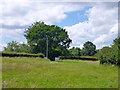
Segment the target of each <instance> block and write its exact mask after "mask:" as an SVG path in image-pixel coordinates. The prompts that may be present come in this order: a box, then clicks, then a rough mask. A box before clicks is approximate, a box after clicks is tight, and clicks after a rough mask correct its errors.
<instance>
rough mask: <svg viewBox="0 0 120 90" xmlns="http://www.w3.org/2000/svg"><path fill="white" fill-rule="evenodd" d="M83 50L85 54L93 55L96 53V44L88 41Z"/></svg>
mask: <svg viewBox="0 0 120 90" xmlns="http://www.w3.org/2000/svg"><path fill="white" fill-rule="evenodd" d="M81 52H82V55H84V56H93V55H94V54H95V53H96V46H95V45H94V44H93V43H92V42H90V41H87V42H85V43H84V45H83V49H82V50H81Z"/></svg>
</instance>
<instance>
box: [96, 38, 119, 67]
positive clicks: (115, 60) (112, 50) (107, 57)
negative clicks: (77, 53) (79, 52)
mask: <svg viewBox="0 0 120 90" xmlns="http://www.w3.org/2000/svg"><path fill="white" fill-rule="evenodd" d="M119 55H120V38H117V39H115V40H114V41H113V45H112V46H111V47H103V48H102V49H100V50H98V52H97V53H96V56H97V58H98V59H99V60H100V63H101V64H104V63H109V64H115V65H120V58H119Z"/></svg>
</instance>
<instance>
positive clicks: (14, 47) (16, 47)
mask: <svg viewBox="0 0 120 90" xmlns="http://www.w3.org/2000/svg"><path fill="white" fill-rule="evenodd" d="M4 51H7V52H25V53H30V52H31V51H30V47H29V46H28V45H27V44H25V43H23V44H20V43H18V42H17V41H12V42H9V43H8V44H7V47H4Z"/></svg>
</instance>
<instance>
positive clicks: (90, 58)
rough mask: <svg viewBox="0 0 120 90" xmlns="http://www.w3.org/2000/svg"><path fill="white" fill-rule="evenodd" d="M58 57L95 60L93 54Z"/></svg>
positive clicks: (61, 57)
mask: <svg viewBox="0 0 120 90" xmlns="http://www.w3.org/2000/svg"><path fill="white" fill-rule="evenodd" d="M59 58H60V59H78V60H91V61H97V59H96V57H93V56H60V57H59Z"/></svg>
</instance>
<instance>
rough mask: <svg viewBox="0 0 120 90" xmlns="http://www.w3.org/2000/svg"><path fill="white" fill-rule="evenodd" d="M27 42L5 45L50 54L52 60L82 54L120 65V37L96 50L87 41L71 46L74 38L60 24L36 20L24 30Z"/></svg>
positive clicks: (9, 48) (75, 56)
mask: <svg viewBox="0 0 120 90" xmlns="http://www.w3.org/2000/svg"><path fill="white" fill-rule="evenodd" d="M24 36H25V38H26V39H27V44H25V43H23V44H20V43H18V42H17V41H12V42H9V43H8V44H7V47H4V51H8V52H17V53H18V52H25V53H32V54H39V53H42V54H44V55H45V56H47V54H48V58H49V59H50V60H54V59H55V57H59V56H62V58H63V56H64V58H68V56H69V58H80V56H96V57H97V59H98V60H100V63H101V64H104V63H110V64H115V65H119V64H120V62H119V61H120V60H119V55H120V38H117V39H115V40H114V43H113V45H112V46H111V47H103V48H102V49H100V50H96V45H94V44H93V43H92V42H90V41H87V42H85V43H84V44H83V48H82V49H80V48H78V47H72V48H71V49H69V47H70V43H72V40H71V39H70V38H69V35H68V33H67V31H66V30H65V29H63V28H61V27H59V26H55V25H46V24H45V23H44V22H35V23H33V24H32V25H31V26H29V27H28V28H27V29H25V31H24ZM47 50H48V51H47Z"/></svg>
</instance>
